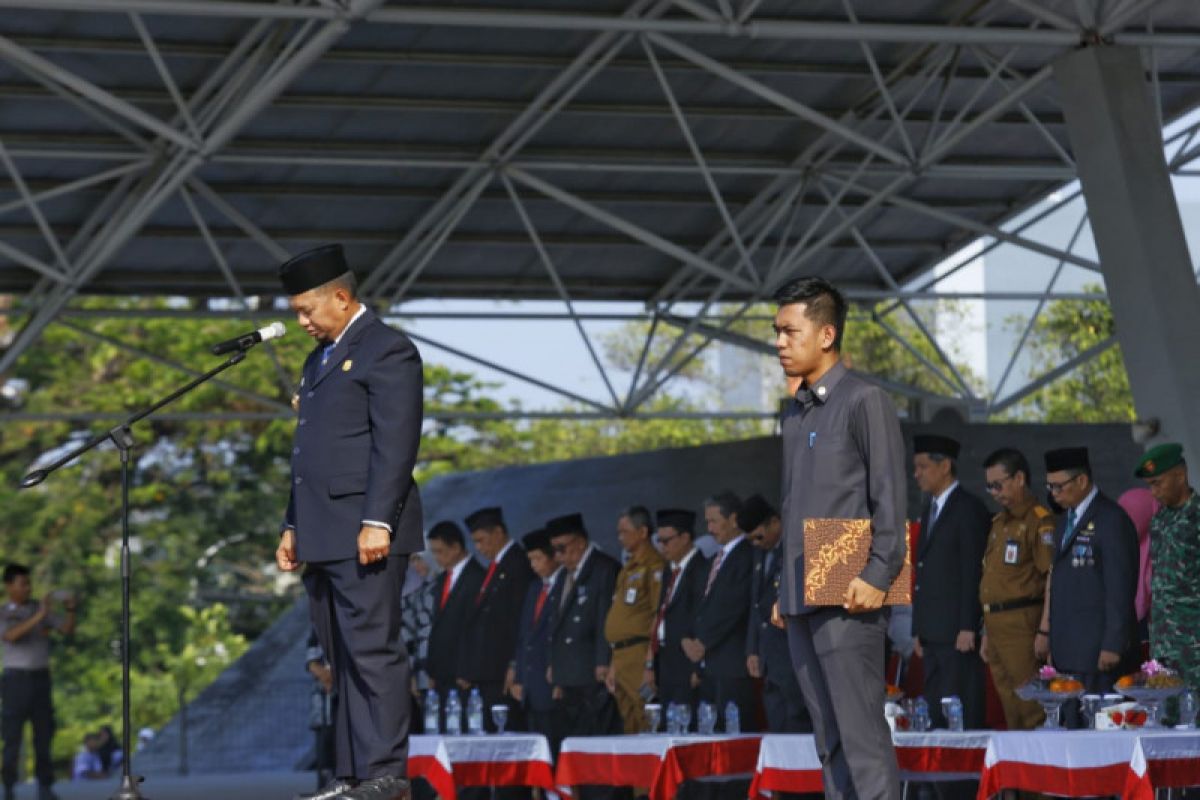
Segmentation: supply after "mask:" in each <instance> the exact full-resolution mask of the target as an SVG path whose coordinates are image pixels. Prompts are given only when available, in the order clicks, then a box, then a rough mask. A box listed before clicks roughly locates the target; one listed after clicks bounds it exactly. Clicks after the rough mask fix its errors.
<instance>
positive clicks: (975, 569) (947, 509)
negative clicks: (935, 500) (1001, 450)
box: [912, 486, 992, 644]
mask: <svg viewBox="0 0 1200 800" xmlns="http://www.w3.org/2000/svg"><path fill="white" fill-rule="evenodd" d="M930 506H931V503H926V505H925V509H924V510H923V511H922V512H921V535H920V538H919V539H918V541H917V553H916V557H915V558H914V559H913V569H915V570H916V581H915V585H914V587H913V622H912V631H913V636H916V637H918V638H919V639H920V640H921V641H922V642H930V643H935V644H953V643H954V641H955V639H957V638H958V632H959V631H978V630H979V627H980V624H981V623H982V621H983V608H982V607H981V606H980V604H979V579H980V577H981V576H982V574H983V551H984V548H985V547H986V546H987V537H988V532H989V531H991V529H992V515H991V514H989V513H988V510H987V506H985V505H984V504H983V501H982V500H980V499H979V498H978V497H976V496H975V495H973V494H971V493H970V492H968V491H967V490H966V489H964V488H962V486H958V487H956V488H955V489H954V491H953V492H951V493H950V496H949V497H947V498H946V504H945V506H944V507H943V508H942V512H941V513H940V514H938V518H937V521H936V522H934V524H933V527H932V528H930V526H929V514H930Z"/></svg>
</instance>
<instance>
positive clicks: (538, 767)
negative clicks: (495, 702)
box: [408, 733, 554, 800]
mask: <svg viewBox="0 0 1200 800" xmlns="http://www.w3.org/2000/svg"><path fill="white" fill-rule="evenodd" d="M408 775H409V778H410V779H411V778H424V779H425V780H427V781H428V782H429V784H430V785H431V786H432V787H433V789H434V791H435V792H437V793H438V795H439V796H440V797H442V798H443V800H454V796H455V788H456V787H459V786H538V787H541V788H543V789H548V790H553V789H554V770H553V768H552V766H551V762H550V744H549V743H548V742H547V741H546V737H545V736H542V735H541V734H535V733H506V734H490V735H487V736H413V737H411V738H410V739H409V747H408Z"/></svg>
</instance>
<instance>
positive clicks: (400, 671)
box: [275, 245, 424, 800]
mask: <svg viewBox="0 0 1200 800" xmlns="http://www.w3.org/2000/svg"><path fill="white" fill-rule="evenodd" d="M279 275H280V280H281V281H282V283H283V287H284V290H285V291H286V292H287V294H288V296H289V304H290V306H291V308H292V310H293V311H294V312H295V313H296V319H297V321H298V322H299V323H300V325H301V326H302V327H303V328H304V330H305V331H306V332H307V333H308V334H309V335H310V336H311V337H313V338H314V339H315V340H317V346H316V347H314V348H313V351H312V352H311V353H310V354H309V356H308V358H307V359H306V360H305V362H304V370H303V377H302V378H301V380H300V390H299V392H298V394H297V397H296V399H297V403H296V408H297V411H298V414H299V419H298V420H297V424H296V432H295V436H294V447H293V449H292V454H293V455H292V485H291V496H290V497H289V499H288V507H287V514H286V517H285V519H284V523H283V526H282V532H281V536H280V542H279V547H278V548H277V550H276V553H275V560H276V563H277V564H278V566H279V568H280V569H281V570H284V571H288V572H291V571H294V570H297V569H299V568H300V566H301V564H302V563H307V564H308V568H307V569H306V570H305V573H304V586H305V589H306V590H307V592H308V597H309V607H310V610H311V613H312V617H313V626H314V627H315V628H316V630H317V637H318V638H319V639H320V642H321V647H322V648H323V649H324V651H325V653H326V654H327V655H328V657H329V659H330V661H331V663H332V665H333V674H334V679H335V681H336V688H337V693H338V697H339V703H338V715H337V718H336V719H335V720H334V729H335V738H336V742H337V743H336V751H337V760H338V763H337V770H336V773H337V777H336V778H335V779H334V780H333V781H332V782H331V783H330V784H329V785H328V786H327V787H326V788H325V789H324V790H322V791H321V792H319V793H318V794H317V797H319V798H323V799H324V798H332V797H339V798H345V800H392V799H393V798H398V797H407V796H408V781H407V779H406V773H407V769H408V731H409V713H410V702H409V696H408V684H409V663H408V657H407V652H406V650H405V647H404V642H403V641H401V635H400V626H401V615H400V598H401V594H402V590H403V586H404V575H405V572H406V571H407V568H408V556H409V555H410V554H411V553H415V552H418V551H420V550H421V549H422V547H423V544H424V543H423V541H422V536H421V528H422V520H421V500H420V495H419V493H418V491H417V485H416V483H415V482H414V481H413V477H412V472H413V467H414V465H415V464H416V459H417V447H418V445H419V444H420V440H421V415H422V403H423V396H422V371H421V357H420V354H419V353H418V352H417V349H416V347H414V346H413V344H412V342H411V341H409V339H408V337H406V336H405V335H404V334H402V333H400V332H399V331H397V330H394V329H393V328H391V327H389V326H387V325H386V324H384V323H383V321H382V320H380V319H379V318H378V317H376V316H375V314H374V313H372V312H371V311H370V310H369V309H368V308H367V307H366V306H364V305H362V303H360V302H359V301H358V298H357V295H356V289H357V284H356V282H355V279H354V273H352V272H351V271H350V270H349V267H348V266H347V265H346V259H345V256H344V254H343V252H342V248H341V245H327V246H324V247H319V248H317V249H315V250H310V251H308V252H306V253H303V254H301V255H299V256H296V257H295V258H293V259H291V260H290V261H288V262H287V263H285V264H284V265H283V266H281V267H280V269H279Z"/></svg>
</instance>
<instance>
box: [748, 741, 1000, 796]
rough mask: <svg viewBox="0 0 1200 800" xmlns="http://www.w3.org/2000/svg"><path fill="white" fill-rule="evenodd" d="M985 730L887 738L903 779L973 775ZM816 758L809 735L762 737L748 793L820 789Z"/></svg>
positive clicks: (983, 749) (982, 750)
mask: <svg viewBox="0 0 1200 800" xmlns="http://www.w3.org/2000/svg"><path fill="white" fill-rule="evenodd" d="M989 738H990V734H989V733H988V732H987V731H966V732H961V733H959V732H952V731H929V732H928V733H897V734H895V735H894V736H893V737H892V741H893V742H894V744H895V746H896V761H897V762H898V763H899V765H900V773H901V777H902V778H903V779H904V780H906V781H913V780H919V781H940V780H961V779H964V778H974V777H975V776H977V775H978V774H979V771H980V770H981V769H982V768H983V759H984V753H985V752H986V751H987V745H988V739H989ZM821 790H822V782H821V760H820V758H819V757H818V756H817V746H816V740H815V739H814V738H813V736H812V735H811V734H772V735H769V736H764V737H763V740H762V746H761V747H760V748H759V752H758V765H757V767H756V768H755V771H754V782H753V783H752V784H751V785H750V796H751V797H756V798H757V797H767V796H769V795H770V793H772V792H820V791H821Z"/></svg>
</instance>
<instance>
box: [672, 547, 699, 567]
mask: <svg viewBox="0 0 1200 800" xmlns="http://www.w3.org/2000/svg"><path fill="white" fill-rule="evenodd" d="M699 552H700V550H699V549H698V548H696V547H694V546H693V547H692V549H691V550H688V552H687V555H686V556H684V557H683V558H682V559H681V560H680V562H679V563H678V564H676V565H675V566H677V567H679V571H680V572H683V571H684V570H685V569H687V565H688V563H689V562H691V560H692V559H693V558H695V556H696V553H699Z"/></svg>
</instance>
